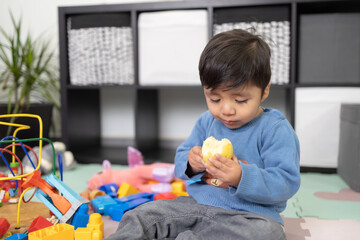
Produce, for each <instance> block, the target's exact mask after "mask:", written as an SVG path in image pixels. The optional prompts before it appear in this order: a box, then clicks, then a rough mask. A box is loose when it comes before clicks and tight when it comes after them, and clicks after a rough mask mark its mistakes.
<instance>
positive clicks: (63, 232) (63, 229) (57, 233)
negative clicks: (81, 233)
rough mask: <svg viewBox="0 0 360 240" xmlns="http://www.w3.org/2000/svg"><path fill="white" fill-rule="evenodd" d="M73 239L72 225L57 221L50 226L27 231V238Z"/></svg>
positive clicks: (38, 239) (40, 239) (31, 239)
mask: <svg viewBox="0 0 360 240" xmlns="http://www.w3.org/2000/svg"><path fill="white" fill-rule="evenodd" d="M65 239H69V240H71V239H74V226H72V225H69V224H66V223H59V224H56V225H54V226H51V227H47V228H43V229H40V230H37V231H34V232H31V233H29V240H65Z"/></svg>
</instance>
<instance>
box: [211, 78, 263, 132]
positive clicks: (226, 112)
mask: <svg viewBox="0 0 360 240" xmlns="http://www.w3.org/2000/svg"><path fill="white" fill-rule="evenodd" d="M269 90H270V83H269V85H268V86H267V87H266V89H265V91H264V94H263V95H261V88H259V87H257V86H253V85H250V86H240V87H237V88H234V89H230V90H227V89H225V88H221V87H220V88H216V89H208V88H205V87H204V94H205V99H206V103H207V106H208V109H209V111H210V112H211V114H212V115H213V116H214V118H215V119H216V120H218V121H220V122H222V123H223V124H224V125H225V126H226V127H228V128H230V129H235V128H239V127H241V126H243V125H244V124H246V123H248V122H250V121H251V120H253V119H254V118H255V117H257V116H258V115H259V114H260V113H261V112H262V109H261V108H260V104H261V103H262V102H263V101H264V100H265V99H266V98H267V97H268V96H269Z"/></svg>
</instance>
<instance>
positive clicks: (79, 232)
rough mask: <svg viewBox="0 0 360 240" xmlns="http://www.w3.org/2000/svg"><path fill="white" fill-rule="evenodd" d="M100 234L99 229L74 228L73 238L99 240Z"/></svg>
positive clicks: (77, 239) (76, 239)
mask: <svg viewBox="0 0 360 240" xmlns="http://www.w3.org/2000/svg"><path fill="white" fill-rule="evenodd" d="M101 239H102V235H101V232H100V231H99V230H94V229H91V228H87V227H86V228H81V227H79V228H77V229H76V230H75V240H101Z"/></svg>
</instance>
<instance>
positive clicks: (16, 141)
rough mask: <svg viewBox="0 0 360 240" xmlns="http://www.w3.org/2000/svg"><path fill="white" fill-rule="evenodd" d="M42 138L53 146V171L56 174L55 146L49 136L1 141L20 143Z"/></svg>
mask: <svg viewBox="0 0 360 240" xmlns="http://www.w3.org/2000/svg"><path fill="white" fill-rule="evenodd" d="M40 140H43V141H46V142H48V143H50V145H51V147H52V150H53V173H54V175H55V170H56V167H55V148H54V145H53V143H52V142H51V141H50V140H49V139H47V138H28V139H21V140H4V141H1V143H18V142H31V141H40ZM41 151H42V149H41Z"/></svg>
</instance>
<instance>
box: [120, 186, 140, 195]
mask: <svg viewBox="0 0 360 240" xmlns="http://www.w3.org/2000/svg"><path fill="white" fill-rule="evenodd" d="M139 192H140V191H139V190H138V189H136V188H135V187H133V186H131V185H130V184H128V183H122V184H121V186H120V188H119V191H118V198H121V197H126V196H129V195H131V194H136V193H139Z"/></svg>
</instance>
